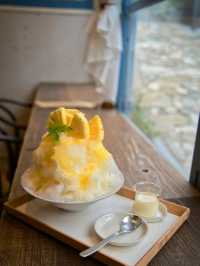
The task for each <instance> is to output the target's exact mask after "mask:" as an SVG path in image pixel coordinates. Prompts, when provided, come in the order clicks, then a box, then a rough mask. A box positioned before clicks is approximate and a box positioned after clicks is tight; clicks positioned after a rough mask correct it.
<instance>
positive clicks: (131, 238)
mask: <svg viewBox="0 0 200 266" xmlns="http://www.w3.org/2000/svg"><path fill="white" fill-rule="evenodd" d="M125 215H127V213H122V212H116V213H108V214H105V215H103V216H101V217H99V218H98V219H97V220H96V222H95V225H94V229H95V231H96V233H97V235H98V236H99V237H100V238H102V239H104V238H106V237H108V236H109V235H111V234H112V233H114V232H116V231H118V230H119V224H120V221H121V220H122V218H123V217H124V216H125ZM147 231H148V226H147V224H146V223H145V222H144V223H142V224H141V225H140V226H139V227H138V228H137V229H136V230H134V231H133V232H131V233H127V234H124V235H121V236H118V237H117V238H116V239H115V240H113V241H112V242H110V244H111V245H114V246H130V245H134V244H137V243H138V242H140V241H141V240H142V239H143V238H144V237H145V235H146V234H147Z"/></svg>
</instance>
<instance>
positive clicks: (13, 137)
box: [0, 98, 32, 210]
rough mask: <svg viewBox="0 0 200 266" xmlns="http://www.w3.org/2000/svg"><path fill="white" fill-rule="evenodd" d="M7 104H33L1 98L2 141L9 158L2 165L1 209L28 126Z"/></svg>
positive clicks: (0, 132) (0, 183)
mask: <svg viewBox="0 0 200 266" xmlns="http://www.w3.org/2000/svg"><path fill="white" fill-rule="evenodd" d="M7 105H15V106H19V107H23V108H30V107H31V106H32V104H30V103H24V102H20V101H16V100H10V99H6V98H0V142H1V143H3V144H4V145H5V150H6V153H7V154H6V155H7V158H8V164H7V167H3V166H2V165H0V210H1V205H2V203H3V202H4V200H5V199H6V197H7V194H8V192H9V188H10V185H11V183H12V179H13V176H14V172H15V168H16V165H17V160H18V156H19V152H20V148H21V143H22V139H23V131H24V130H25V129H26V126H24V125H20V124H19V123H18V122H17V118H16V116H15V114H14V112H13V111H11V109H10V108H8V107H7ZM6 168H8V169H6Z"/></svg>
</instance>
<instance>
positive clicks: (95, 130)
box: [89, 115, 104, 141]
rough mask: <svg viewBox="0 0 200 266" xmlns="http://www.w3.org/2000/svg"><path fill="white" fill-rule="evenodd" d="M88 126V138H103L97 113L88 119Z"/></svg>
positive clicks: (97, 139) (100, 139) (102, 130)
mask: <svg viewBox="0 0 200 266" xmlns="http://www.w3.org/2000/svg"><path fill="white" fill-rule="evenodd" d="M89 127H90V139H92V140H96V141H102V140H103V139H104V129H103V124H102V121H101V118H100V117H99V116H98V115H95V116H94V117H93V118H92V119H91V120H90V121H89Z"/></svg>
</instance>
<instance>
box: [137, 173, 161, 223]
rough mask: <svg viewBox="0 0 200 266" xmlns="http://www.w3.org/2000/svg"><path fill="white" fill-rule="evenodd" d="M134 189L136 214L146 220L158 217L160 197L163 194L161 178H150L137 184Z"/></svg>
mask: <svg viewBox="0 0 200 266" xmlns="http://www.w3.org/2000/svg"><path fill="white" fill-rule="evenodd" d="M134 188H135V201H134V205H133V211H134V213H136V214H137V215H139V216H142V217H144V218H153V217H156V215H157V213H158V210H159V199H158V197H159V196H160V193H161V186H160V181H159V178H157V177H150V176H149V177H148V178H147V180H144V181H141V182H138V183H136V184H135V186H134Z"/></svg>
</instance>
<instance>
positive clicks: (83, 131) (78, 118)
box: [68, 112, 90, 139]
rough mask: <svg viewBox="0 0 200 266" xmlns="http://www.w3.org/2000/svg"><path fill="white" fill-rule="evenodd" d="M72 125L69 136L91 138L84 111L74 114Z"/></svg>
mask: <svg viewBox="0 0 200 266" xmlns="http://www.w3.org/2000/svg"><path fill="white" fill-rule="evenodd" d="M70 127H71V131H70V132H69V134H68V135H69V136H71V137H75V138H81V139H84V138H85V139H87V138H89V135H90V129H89V124H88V121H87V118H86V117H85V115H84V114H83V113H81V112H79V113H75V114H74V117H73V119H72V122H71V125H70Z"/></svg>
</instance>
